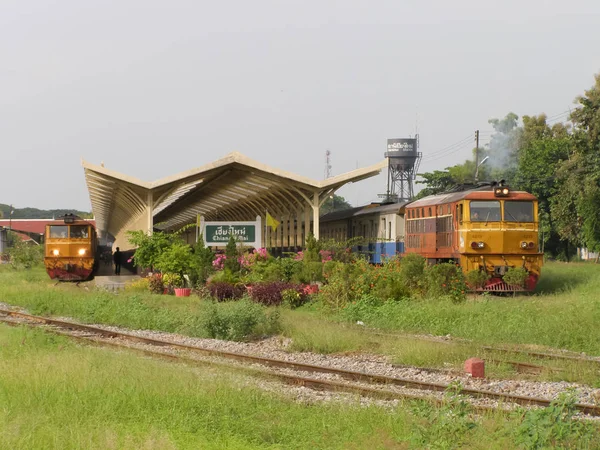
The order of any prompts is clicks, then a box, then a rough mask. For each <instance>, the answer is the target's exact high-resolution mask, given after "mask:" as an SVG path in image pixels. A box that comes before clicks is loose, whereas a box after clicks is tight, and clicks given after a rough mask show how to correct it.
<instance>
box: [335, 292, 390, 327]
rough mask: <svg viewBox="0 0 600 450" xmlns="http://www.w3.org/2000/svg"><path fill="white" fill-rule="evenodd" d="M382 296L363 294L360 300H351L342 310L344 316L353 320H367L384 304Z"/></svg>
mask: <svg viewBox="0 0 600 450" xmlns="http://www.w3.org/2000/svg"><path fill="white" fill-rule="evenodd" d="M383 303H384V302H383V301H382V299H381V298H379V297H376V296H374V295H363V296H362V297H360V298H359V299H358V300H356V301H353V302H350V303H348V304H347V305H346V307H345V308H344V309H343V310H342V317H343V318H345V319H346V320H349V321H351V322H356V321H358V320H361V321H362V320H366V319H368V318H369V317H370V316H371V314H373V313H374V312H375V310H376V309H377V308H379V307H380V306H382V305H383Z"/></svg>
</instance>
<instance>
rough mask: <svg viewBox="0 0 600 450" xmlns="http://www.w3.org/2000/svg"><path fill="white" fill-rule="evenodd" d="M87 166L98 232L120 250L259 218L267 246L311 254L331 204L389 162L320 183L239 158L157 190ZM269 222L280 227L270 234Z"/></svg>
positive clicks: (167, 181) (190, 237) (161, 183)
mask: <svg viewBox="0 0 600 450" xmlns="http://www.w3.org/2000/svg"><path fill="white" fill-rule="evenodd" d="M82 165H83V169H84V173H85V179H86V183H87V187H88V191H89V195H90V200H91V204H92V212H93V213H94V217H95V220H96V228H97V230H98V232H99V234H100V236H101V237H105V238H106V237H107V236H110V237H111V239H112V238H114V244H113V247H117V246H118V247H120V248H121V249H122V250H123V249H130V248H131V245H130V244H129V242H128V240H127V232H128V231H131V230H145V231H147V232H148V233H152V232H153V231H154V230H161V231H171V230H179V229H181V228H183V227H184V226H186V225H189V224H194V223H196V222H197V221H198V218H199V217H202V218H203V219H204V220H206V221H223V222H239V221H242V222H243V221H251V220H255V219H257V218H260V223H262V227H261V231H260V233H261V239H262V242H263V243H264V246H265V247H268V248H279V249H281V250H282V251H287V250H297V249H299V248H301V247H304V244H305V241H306V236H307V235H308V234H309V233H312V234H313V235H314V236H315V237H316V238H317V239H318V238H319V236H320V226H319V216H320V207H321V205H322V204H323V203H324V202H325V200H326V199H327V198H328V197H329V196H331V195H333V194H334V193H335V192H336V191H337V190H338V189H340V188H341V187H342V186H344V185H345V184H347V183H354V182H357V181H360V180H364V179H366V178H369V177H372V176H375V175H377V174H379V173H380V172H381V170H382V169H383V168H385V167H387V165H388V161H387V159H384V160H382V161H380V162H379V163H377V164H374V165H372V166H369V167H364V168H360V169H356V170H353V171H351V172H348V173H345V174H342V175H337V176H334V177H331V178H328V179H326V180H321V181H317V180H313V179H310V178H307V177H303V176H300V175H297V174H294V173H291V172H287V171H283V170H280V169H276V168H273V167H270V166H268V165H266V164H262V163H260V162H257V161H254V160H252V159H250V158H248V157H246V156H244V155H242V154H241V153H238V152H234V153H230V154H229V155H227V156H225V157H224V158H221V159H219V160H217V161H214V162H212V163H210V164H207V165H205V166H202V167H199V168H196V169H191V170H189V171H186V172H183V173H180V174H177V175H173V176H170V177H167V178H163V179H160V180H157V181H153V182H147V181H142V180H139V179H137V178H134V177H130V176H128V175H124V174H121V173H118V172H115V171H113V170H109V169H107V168H105V167H103V166H102V165H100V166H98V165H95V164H91V163H89V162H86V161H82ZM268 218H269V219H274V220H275V221H276V222H277V224H278V225H277V227H269V226H267V222H268V220H267V219H268ZM273 228H274V229H273ZM394 228H395V224H394ZM196 236H197V233H196V232H194V230H192V229H190V230H188V232H187V233H184V234H183V237H184V238H185V239H186V240H187V242H189V243H193V242H195V240H196Z"/></svg>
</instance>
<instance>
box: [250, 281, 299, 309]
mask: <svg viewBox="0 0 600 450" xmlns="http://www.w3.org/2000/svg"><path fill="white" fill-rule="evenodd" d="M286 290H293V291H295V292H296V293H298V295H299V296H300V297H301V298H300V299H298V300H296V303H299V304H302V303H304V301H305V300H306V294H305V293H304V286H301V285H297V284H292V283H286V282H285V281H275V282H271V283H258V284H255V285H253V286H252V288H251V289H250V290H249V293H250V298H252V300H254V301H255V302H257V303H261V304H262V305H265V306H277V305H281V303H282V301H283V291H286Z"/></svg>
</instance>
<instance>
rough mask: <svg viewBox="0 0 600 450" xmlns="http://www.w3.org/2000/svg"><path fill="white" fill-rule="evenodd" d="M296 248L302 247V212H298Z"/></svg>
mask: <svg viewBox="0 0 600 450" xmlns="http://www.w3.org/2000/svg"><path fill="white" fill-rule="evenodd" d="M296 247H302V211H300V210H298V211H297V212H296Z"/></svg>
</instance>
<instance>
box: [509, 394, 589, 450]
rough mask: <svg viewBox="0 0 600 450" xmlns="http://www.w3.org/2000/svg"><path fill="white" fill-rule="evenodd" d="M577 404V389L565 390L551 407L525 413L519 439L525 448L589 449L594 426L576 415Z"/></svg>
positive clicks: (518, 430) (518, 433) (517, 434)
mask: <svg viewBox="0 0 600 450" xmlns="http://www.w3.org/2000/svg"><path fill="white" fill-rule="evenodd" d="M575 403H576V395H575V394H574V392H572V391H570V392H563V393H562V394H560V395H559V397H558V398H557V399H555V400H553V401H552V403H550V406H549V407H547V408H542V409H532V410H529V411H527V412H525V415H524V417H523V421H522V423H521V425H520V426H519V427H518V428H517V429H516V441H517V442H518V443H519V444H523V445H524V446H525V448H555V447H557V448H588V446H587V445H585V444H584V442H585V441H588V443H589V440H590V438H591V437H592V433H593V426H592V425H591V424H589V423H586V422H585V421H583V420H578V419H576V418H575V417H574V415H575V413H576V409H575ZM521 414H522V411H521V412H519V415H521ZM559 444H564V447H563V445H559Z"/></svg>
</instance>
